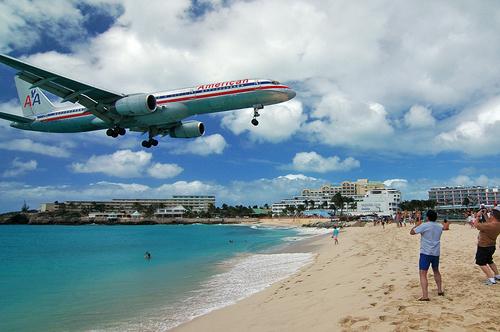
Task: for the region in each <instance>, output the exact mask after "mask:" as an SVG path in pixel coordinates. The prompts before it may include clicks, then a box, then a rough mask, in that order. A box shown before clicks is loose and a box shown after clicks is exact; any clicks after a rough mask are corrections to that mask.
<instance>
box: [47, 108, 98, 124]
mask: <svg viewBox="0 0 500 332" xmlns="http://www.w3.org/2000/svg"><path fill="white" fill-rule="evenodd" d="M86 115H92V112H90V111H85V112H83V113H75V114H67V115H61V116H57V117H55V118H49V119H43V120H40V122H50V121H56V120H64V119H71V118H76V117H79V116H86Z"/></svg>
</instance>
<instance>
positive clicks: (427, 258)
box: [410, 210, 444, 301]
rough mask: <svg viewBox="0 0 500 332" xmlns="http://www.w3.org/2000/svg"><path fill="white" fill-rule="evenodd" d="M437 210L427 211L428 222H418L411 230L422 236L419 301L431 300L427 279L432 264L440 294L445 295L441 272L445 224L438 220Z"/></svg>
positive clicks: (411, 232) (412, 232)
mask: <svg viewBox="0 0 500 332" xmlns="http://www.w3.org/2000/svg"><path fill="white" fill-rule="evenodd" d="M436 220H437V213H436V211H433V210H429V211H427V222H426V223H421V222H418V223H417V224H416V225H415V226H414V227H413V228H412V229H411V231H410V234H411V235H415V234H421V237H420V260H419V264H418V265H419V276H420V287H422V297H421V298H419V299H418V300H419V301H429V292H428V285H429V282H428V280H427V271H428V270H429V267H430V266H431V265H432V271H433V272H434V281H436V286H437V289H438V295H439V296H444V292H443V288H442V279H441V273H440V272H439V256H440V251H441V250H440V249H441V248H440V247H441V234H443V225H441V224H439V223H437V222H436Z"/></svg>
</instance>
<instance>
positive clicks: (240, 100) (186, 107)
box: [0, 54, 295, 148]
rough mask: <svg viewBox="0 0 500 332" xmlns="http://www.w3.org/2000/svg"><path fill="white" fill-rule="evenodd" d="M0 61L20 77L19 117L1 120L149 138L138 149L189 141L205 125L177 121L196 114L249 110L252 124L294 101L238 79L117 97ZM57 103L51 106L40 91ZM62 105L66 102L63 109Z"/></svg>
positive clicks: (286, 93) (284, 92)
mask: <svg viewBox="0 0 500 332" xmlns="http://www.w3.org/2000/svg"><path fill="white" fill-rule="evenodd" d="M0 62H2V63H4V64H5V65H7V66H9V67H12V68H14V69H16V70H18V71H19V72H18V73H17V74H16V76H15V77H14V81H15V84H16V88H17V93H18V95H19V100H20V102H21V108H22V112H23V116H20V115H14V114H9V113H3V112H0V118H2V119H5V120H9V121H13V122H12V123H11V126H12V127H14V128H19V129H23V130H32V131H42V132H51V133H77V132H84V131H92V130H102V129H106V134H107V135H108V136H111V137H118V136H119V135H125V133H126V129H129V130H130V131H137V132H142V133H148V134H149V139H148V140H144V141H142V146H143V147H145V148H150V147H151V146H156V145H158V141H157V140H156V139H155V137H156V136H158V135H161V136H166V135H169V136H170V137H178V138H194V137H199V136H202V135H203V133H204V132H205V126H204V125H203V123H202V122H199V121H193V120H192V121H184V122H182V120H184V119H186V118H188V117H190V116H193V115H196V114H206V113H216V112H223V111H229V110H237V109H243V108H250V107H252V108H253V110H254V113H253V119H252V121H251V122H252V124H253V125H254V126H257V125H258V124H259V122H258V121H257V119H256V118H257V117H258V116H259V110H260V109H262V108H263V107H264V106H267V105H273V104H277V103H281V102H284V101H287V100H290V99H292V98H293V97H295V92H294V91H293V90H292V89H290V88H289V87H288V86H286V85H284V84H281V83H280V82H277V81H274V80H267V79H241V80H236V81H226V82H218V83H212V84H204V85H199V86H196V87H192V88H185V89H178V90H172V91H164V92H154V93H137V94H129V95H125V94H119V93H115V92H111V91H108V90H103V89H100V88H96V87H94V86H91V85H88V84H85V83H81V82H78V81H76V80H73V79H70V78H67V77H64V76H61V75H58V74H55V73H52V72H49V71H47V70H44V69H42V68H39V67H35V66H33V65H30V64H28V63H25V62H23V61H20V60H18V59H15V58H13V57H10V56H7V55H2V54H0ZM41 90H45V91H48V92H50V93H52V94H54V95H56V96H57V97H60V98H62V100H61V103H62V105H61V106H55V105H54V104H52V102H51V101H50V100H49V99H48V98H47V96H46V95H45V94H44V93H43V92H42V91H41ZM65 102H70V103H71V104H67V106H64V103H65Z"/></svg>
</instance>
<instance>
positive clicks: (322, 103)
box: [301, 82, 394, 149]
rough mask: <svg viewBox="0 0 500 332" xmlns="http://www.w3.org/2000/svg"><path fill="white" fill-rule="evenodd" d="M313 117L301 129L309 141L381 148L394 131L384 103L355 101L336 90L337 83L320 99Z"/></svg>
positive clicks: (352, 146) (314, 83)
mask: <svg viewBox="0 0 500 332" xmlns="http://www.w3.org/2000/svg"><path fill="white" fill-rule="evenodd" d="M311 84H312V86H315V85H316V84H318V83H317V82H311ZM311 118H312V121H310V122H308V123H307V124H305V125H304V126H303V127H302V130H301V131H302V132H303V134H304V136H305V137H306V138H308V139H309V140H311V141H313V142H318V143H321V144H325V145H331V146H348V147H351V148H362V149H368V148H380V147H384V146H386V145H387V141H388V139H390V138H391V136H392V135H393V133H394V129H393V127H392V125H391V123H390V121H389V119H388V113H387V111H386V110H385V108H384V107H383V106H382V105H380V104H378V103H366V102H356V101H354V100H352V99H350V98H348V97H347V96H345V95H344V94H343V93H341V92H339V91H336V90H335V87H334V86H331V88H330V89H329V92H326V94H324V95H323V96H321V97H320V98H319V101H318V102H317V103H316V104H315V106H314V110H313V112H312V113H311Z"/></svg>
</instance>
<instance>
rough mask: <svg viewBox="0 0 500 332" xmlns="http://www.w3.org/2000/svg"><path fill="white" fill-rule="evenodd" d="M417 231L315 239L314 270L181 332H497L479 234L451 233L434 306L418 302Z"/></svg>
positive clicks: (362, 230)
mask: <svg viewBox="0 0 500 332" xmlns="http://www.w3.org/2000/svg"><path fill="white" fill-rule="evenodd" d="M410 228H411V227H410V226H408V227H403V228H397V227H396V225H394V224H393V225H388V226H386V228H385V229H382V227H381V226H377V227H374V226H372V225H371V224H370V225H366V226H365V227H352V228H345V229H343V230H342V232H341V233H340V244H339V245H337V246H335V245H334V243H333V241H332V239H331V238H330V237H329V236H327V235H322V236H319V237H316V238H315V239H314V240H313V241H309V242H308V244H307V245H306V246H303V250H304V251H313V252H314V253H316V258H315V261H314V263H312V264H310V265H308V266H306V267H304V268H303V269H302V270H300V272H298V273H296V274H295V275H293V276H291V277H290V278H288V279H285V280H283V281H281V282H278V283H276V284H273V285H271V286H270V287H268V288H266V289H265V290H264V291H262V292H260V293H257V294H255V295H253V296H251V297H249V298H246V299H244V300H242V301H240V302H238V303H236V304H234V305H231V306H228V307H225V308H222V309H219V310H216V311H213V312H211V313H209V314H207V315H204V316H201V317H198V318H196V319H194V320H192V321H190V322H188V323H185V324H183V325H181V326H178V327H177V328H175V329H174V331H260V332H261V331H363V330H367V331H410V330H424V331H498V329H499V326H500V315H499V314H498V308H499V307H500V297H499V295H500V285H495V286H485V285H483V281H484V279H485V278H484V276H483V274H482V273H481V272H480V271H479V269H478V268H477V267H476V266H475V265H474V253H475V248H476V237H477V231H476V230H473V229H470V228H469V226H463V225H452V226H451V230H450V231H447V232H444V233H443V237H442V247H441V263H440V264H441V273H442V275H443V286H444V290H445V296H444V297H440V296H439V297H438V296H437V291H436V287H435V283H434V280H433V279H432V272H431V271H430V272H429V279H430V282H429V293H430V298H431V301H430V302H419V301H417V299H418V298H419V296H420V295H421V293H420V292H421V291H420V285H419V280H418V255H419V237H420V236H419V235H416V236H411V235H409V231H410ZM495 257H496V258H497V261H500V259H499V255H498V253H496V255H495Z"/></svg>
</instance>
